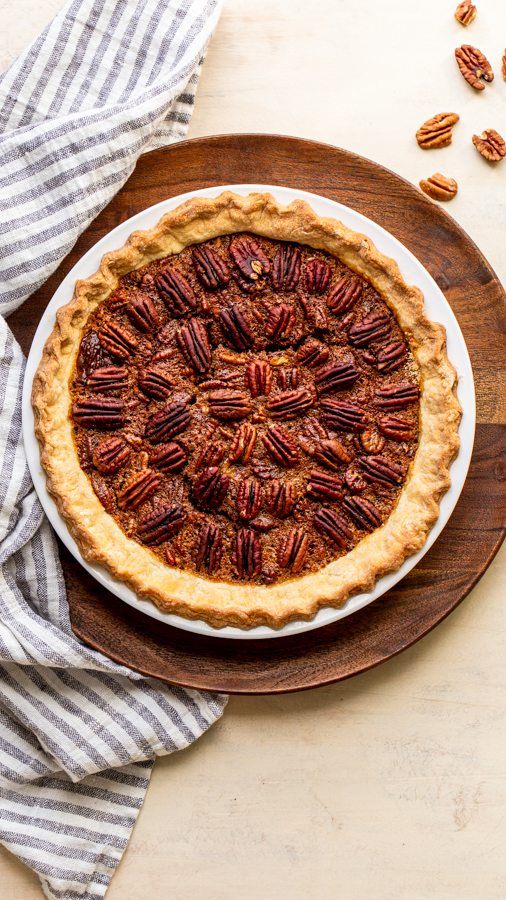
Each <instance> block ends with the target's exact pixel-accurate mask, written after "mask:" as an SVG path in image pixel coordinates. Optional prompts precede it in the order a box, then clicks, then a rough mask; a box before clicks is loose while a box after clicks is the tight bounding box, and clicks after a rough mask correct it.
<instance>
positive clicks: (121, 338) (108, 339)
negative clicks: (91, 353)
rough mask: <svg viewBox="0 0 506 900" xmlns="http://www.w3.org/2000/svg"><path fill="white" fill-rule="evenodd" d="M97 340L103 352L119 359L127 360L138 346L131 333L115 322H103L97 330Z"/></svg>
mask: <svg viewBox="0 0 506 900" xmlns="http://www.w3.org/2000/svg"><path fill="white" fill-rule="evenodd" d="M98 339H99V341H100V343H101V344H102V347H103V348H104V350H107V351H108V352H109V353H111V354H112V356H118V357H119V359H127V358H128V357H129V356H130V355H131V354H132V353H133V351H134V350H135V349H136V348H137V347H138V346H139V342H138V340H137V338H136V337H134V335H133V334H132V332H131V331H129V330H128V328H123V326H122V325H118V323H117V322H104V323H103V324H102V325H101V326H100V328H99V329H98Z"/></svg>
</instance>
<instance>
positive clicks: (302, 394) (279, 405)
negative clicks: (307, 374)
mask: <svg viewBox="0 0 506 900" xmlns="http://www.w3.org/2000/svg"><path fill="white" fill-rule="evenodd" d="M312 405H313V397H312V394H311V392H310V391H308V390H306V388H301V389H300V390H298V391H284V392H283V393H281V394H276V395H275V396H274V397H271V398H270V399H269V400H268V401H267V403H266V404H265V408H266V409H267V410H268V412H269V415H270V416H271V417H272V418H273V419H295V418H297V416H302V415H303V414H304V413H305V412H306V411H307V410H308V409H309V408H310V407H311V406H312Z"/></svg>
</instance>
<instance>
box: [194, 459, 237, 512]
mask: <svg viewBox="0 0 506 900" xmlns="http://www.w3.org/2000/svg"><path fill="white" fill-rule="evenodd" d="M229 484H230V479H229V477H228V475H224V474H223V473H222V472H219V471H218V469H217V468H216V466H211V468H210V469H206V470H205V472H202V474H201V475H199V477H198V478H197V480H196V482H195V484H194V485H193V496H194V497H195V500H196V502H197V504H198V505H199V506H200V507H202V509H218V507H219V506H221V504H222V503H223V501H224V499H225V497H226V496H227V493H228V487H229Z"/></svg>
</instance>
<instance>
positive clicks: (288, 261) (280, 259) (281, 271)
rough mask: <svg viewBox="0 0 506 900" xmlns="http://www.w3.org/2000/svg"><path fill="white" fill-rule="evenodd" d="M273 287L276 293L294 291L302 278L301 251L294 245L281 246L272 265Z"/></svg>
mask: <svg viewBox="0 0 506 900" xmlns="http://www.w3.org/2000/svg"><path fill="white" fill-rule="evenodd" d="M271 278H272V286H273V288H274V290H276V291H293V290H294V288H296V287H297V284H298V281H299V278H300V250H299V249H298V247H295V246H294V245H293V244H280V246H279V247H278V249H277V250H276V255H275V257H274V262H273V264H272V274H271Z"/></svg>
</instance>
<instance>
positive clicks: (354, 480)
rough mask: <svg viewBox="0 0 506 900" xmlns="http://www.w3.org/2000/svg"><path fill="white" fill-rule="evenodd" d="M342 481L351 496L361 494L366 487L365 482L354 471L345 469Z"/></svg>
mask: <svg viewBox="0 0 506 900" xmlns="http://www.w3.org/2000/svg"><path fill="white" fill-rule="evenodd" d="M344 480H345V482H346V485H347V487H348V488H349V490H350V491H351V492H352V494H361V493H362V491H365V489H366V487H367V481H365V480H364V479H363V478H362V475H359V473H358V472H356V471H355V470H354V469H347V471H346V472H345V474H344Z"/></svg>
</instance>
